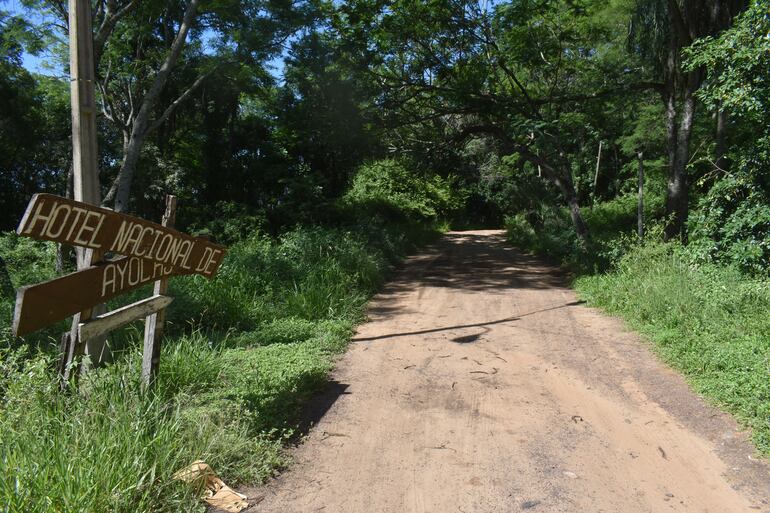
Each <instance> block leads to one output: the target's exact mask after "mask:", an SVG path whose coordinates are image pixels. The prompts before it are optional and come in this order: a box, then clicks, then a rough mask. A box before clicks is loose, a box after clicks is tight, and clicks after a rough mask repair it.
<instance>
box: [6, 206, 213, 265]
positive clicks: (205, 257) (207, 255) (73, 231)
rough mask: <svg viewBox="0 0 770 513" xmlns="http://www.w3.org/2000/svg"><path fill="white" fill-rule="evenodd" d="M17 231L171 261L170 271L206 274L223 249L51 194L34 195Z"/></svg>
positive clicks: (163, 227) (74, 243) (168, 263)
mask: <svg viewBox="0 0 770 513" xmlns="http://www.w3.org/2000/svg"><path fill="white" fill-rule="evenodd" d="M17 232H18V233H19V235H24V236H26V237H31V238H34V239H39V240H50V241H54V242H59V243H63V244H69V245H72V246H80V247H85V248H91V249H94V250H98V251H103V252H106V253H114V254H117V255H125V256H129V257H138V258H142V259H147V260H151V261H153V262H157V263H160V264H163V265H164V266H172V267H174V269H175V272H174V274H201V275H203V276H206V277H209V278H210V277H212V276H214V274H216V272H217V269H218V268H219V266H220V265H221V263H222V259H223V258H224V255H225V251H226V250H225V248H224V247H223V246H218V245H216V244H212V243H211V242H209V241H207V240H205V239H202V238H198V237H192V236H190V235H187V234H185V233H182V232H178V231H176V230H173V229H171V228H168V227H165V226H162V225H159V224H156V223H153V222H150V221H146V220H144V219H141V218H139V217H134V216H130V215H126V214H119V213H117V212H113V211H112V210H109V209H106V208H101V207H96V206H94V205H89V204H87V203H81V202H79V201H74V200H70V199H65V198H60V197H59V196H54V195H52V194H35V195H34V196H33V197H32V200H31V201H30V203H29V205H28V206H27V210H26V212H25V213H24V217H23V218H22V220H21V223H20V224H19V228H18V229H17Z"/></svg>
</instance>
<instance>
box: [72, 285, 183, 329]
mask: <svg viewBox="0 0 770 513" xmlns="http://www.w3.org/2000/svg"><path fill="white" fill-rule="evenodd" d="M173 300H174V298H172V297H169V296H161V295H156V296H151V297H148V298H146V299H142V300H141V301H137V302H136V303H132V304H130V305H126V306H124V307H122V308H118V309H117V310H113V311H111V312H108V313H105V314H102V315H97V316H96V317H94V318H93V319H91V320H90V321H87V322H81V323H80V325H79V326H78V335H79V336H80V338H81V339H82V340H88V339H90V338H93V337H99V336H101V335H106V334H107V333H109V332H110V331H112V330H114V329H117V328H120V327H121V326H123V325H125V324H128V323H129V322H133V321H137V320H139V319H142V318H143V317H147V316H148V315H151V314H154V313H156V312H158V311H159V310H162V309H163V308H166V307H167V306H168V305H169V304H171V302H172V301H173Z"/></svg>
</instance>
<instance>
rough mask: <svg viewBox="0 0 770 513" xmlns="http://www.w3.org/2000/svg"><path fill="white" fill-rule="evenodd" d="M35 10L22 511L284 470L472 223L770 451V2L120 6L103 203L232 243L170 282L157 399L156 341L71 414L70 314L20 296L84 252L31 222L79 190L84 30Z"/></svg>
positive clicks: (26, 152) (128, 334) (20, 433)
mask: <svg viewBox="0 0 770 513" xmlns="http://www.w3.org/2000/svg"><path fill="white" fill-rule="evenodd" d="M8 5H9V7H7V8H6V7H5V4H0V48H1V49H2V52H1V53H0V212H2V215H0V230H3V231H5V232H6V233H4V234H3V235H1V236H0V296H1V300H0V398H2V401H0V433H2V435H0V464H1V465H2V468H3V472H2V474H1V475H0V504H2V505H3V507H4V508H5V509H8V510H10V511H45V510H61V511H104V510H119V511H150V510H152V511H166V510H168V511H172V510H173V511H176V510H180V509H182V510H185V509H192V508H195V507H196V506H195V504H196V502H195V500H194V498H193V497H192V496H190V495H189V492H188V491H187V490H186V489H185V488H184V487H182V486H179V485H178V484H176V483H174V482H173V481H171V480H170V478H169V476H170V475H171V473H173V471H174V470H176V469H177V468H179V467H181V466H183V465H185V464H187V463H189V462H190V461H192V460H194V459H197V458H203V459H205V460H207V461H208V462H209V463H211V464H213V465H214V467H215V468H216V469H217V470H218V471H219V472H220V473H222V475H223V476H224V477H225V479H226V480H228V481H231V482H236V483H237V482H250V481H255V480H258V479H261V478H264V477H266V476H268V475H269V474H270V473H271V472H272V471H273V470H274V469H275V468H277V467H280V466H281V465H283V464H284V462H283V456H282V452H281V447H282V445H283V444H284V443H285V442H286V440H287V439H288V438H290V437H291V436H292V430H293V429H294V428H296V426H297V412H298V411H299V406H300V405H301V404H302V401H303V400H304V399H306V398H307V397H308V396H309V395H310V394H311V393H313V391H315V390H317V389H318V387H319V386H321V385H322V384H323V383H324V381H325V379H326V374H327V372H328V370H329V368H330V367H331V365H332V363H333V359H334V355H335V354H337V353H338V352H339V351H341V350H343V348H344V347H345V344H346V342H347V340H348V339H349V336H350V333H351V329H352V326H353V325H354V324H355V323H356V322H358V321H359V320H360V319H361V315H362V306H363V304H364V303H365V301H366V300H367V298H368V297H369V296H370V295H371V294H372V293H373V291H375V290H376V289H377V287H378V285H379V284H380V283H381V282H382V280H383V279H384V278H385V277H386V276H387V273H388V271H389V269H391V268H392V266H393V265H395V264H396V263H397V262H398V261H399V259H400V258H401V257H402V256H403V255H405V254H406V253H407V252H408V251H410V250H411V249H412V248H414V247H416V246H417V245H419V244H422V243H424V242H426V241H427V240H429V239H430V237H432V236H433V234H434V233H436V230H437V229H440V228H443V227H446V226H452V227H456V228H464V227H476V226H488V227H503V226H504V227H506V228H507V230H508V234H509V237H510V239H511V241H512V243H514V244H516V245H518V246H520V247H523V248H526V249H529V250H531V251H534V252H537V253H539V254H541V255H543V256H544V257H545V258H548V259H550V260H552V261H555V262H558V263H561V264H563V265H565V266H566V267H568V268H569V269H570V270H571V271H572V272H573V273H574V276H575V278H576V281H575V285H576V288H577V289H578V291H579V293H580V294H581V295H582V296H583V297H584V298H586V299H587V300H588V301H589V303H591V304H594V305H597V306H600V307H602V308H605V309H606V310H608V311H609V312H611V313H614V314H617V315H620V316H622V317H623V318H625V319H626V320H627V321H628V322H629V323H630V324H631V325H632V326H633V327H634V328H636V329H638V330H639V331H640V332H642V333H644V334H645V335H647V336H648V337H649V338H650V340H651V341H652V342H653V343H654V347H656V348H657V350H658V351H659V353H660V355H661V356H662V357H663V358H664V359H666V361H668V362H670V363H671V364H672V365H673V366H675V367H677V368H679V369H680V370H681V371H682V372H683V373H685V374H686V375H687V376H688V378H689V379H690V380H691V382H692V384H693V386H694V387H695V388H696V389H697V390H699V391H700V392H702V393H703V394H704V395H706V396H707V397H709V398H711V399H712V400H714V401H716V402H717V403H718V404H720V405H722V406H723V407H725V408H727V409H729V410H730V411H732V412H734V413H735V414H736V415H737V416H738V418H739V419H741V421H742V422H744V423H745V424H746V425H747V426H750V427H751V428H752V429H753V433H754V435H755V440H756V442H757V444H758V447H759V448H760V449H761V450H762V451H763V452H764V453H766V454H767V453H768V451H770V318H768V316H767V311H768V307H770V296H768V290H770V287H768V285H770V281H769V280H770V169H769V166H770V164H769V163H770V127H768V124H767V119H770V15H769V14H768V4H767V2H766V1H765V0H753V1H739V0H735V1H733V0H730V1H716V0H653V1H642V0H611V1H609V2H608V1H599V0H578V1H574V0H569V1H567V0H510V1H499V2H476V1H474V2H463V1H454V0H452V1H449V0H446V1H445V0H436V1H414V0H398V1H395V2H382V1H379V0H356V1H351V2H326V1H316V0H307V1H291V2H290V1H272V0H270V1H267V0H233V1H228V2H211V1H209V0H185V1H183V2H168V1H167V0H149V1H142V2H138V1H136V0H114V1H113V0H99V1H97V2H95V6H96V10H95V11H94V47H95V51H96V75H97V97H98V98H97V99H98V105H99V107H100V109H101V115H100V117H99V152H100V163H99V164H100V170H101V189H102V196H103V198H104V203H105V205H107V206H109V207H111V208H115V209H116V210H119V211H129V212H132V213H136V214H138V215H140V216H142V217H145V218H148V219H158V218H159V217H160V215H161V213H162V208H163V205H164V202H163V198H164V196H165V194H168V193H173V194H175V195H177V196H178V197H179V214H178V219H177V221H178V223H177V224H178V226H179V227H180V228H181V229H183V230H186V231H189V232H191V233H196V234H207V235H210V236H211V237H212V238H213V239H214V240H216V241H217V242H220V243H224V244H227V245H228V246H229V247H230V252H229V255H228V256H227V259H226V261H225V263H224V265H223V268H222V270H221V271H220V273H219V275H218V276H217V277H216V278H215V279H214V280H212V281H207V280H205V279H203V278H200V277H197V278H175V279H174V280H173V281H172V295H173V296H174V297H175V298H176V299H175V302H174V303H173V305H172V307H171V309H170V312H171V318H170V323H169V330H168V332H167V339H166V341H165V346H164V347H165V349H164V351H165V352H164V354H163V357H162V365H161V376H160V381H159V384H158V386H157V387H156V390H155V391H154V392H153V393H151V394H144V393H141V392H140V387H139V384H138V381H137V380H138V369H137V365H138V358H139V356H138V345H139V343H138V339H139V338H140V337H139V332H138V329H139V328H137V327H129V328H126V329H123V330H121V331H120V332H117V333H116V334H115V335H114V336H112V337H111V340H110V342H111V345H112V346H113V349H114V350H115V351H116V353H117V360H116V363H115V364H113V365H111V366H108V367H105V368H103V369H98V370H97V371H95V372H92V373H90V374H89V375H88V376H87V377H85V378H83V379H82V381H81V383H80V384H79V387H78V389H77V390H76V391H70V392H69V393H68V394H66V395H62V394H59V393H57V392H55V390H56V389H57V384H56V374H55V363H54V362H55V360H56V358H57V356H58V342H57V340H58V338H59V334H60V333H61V332H62V331H63V330H64V329H65V328H66V325H67V323H66V322H63V323H61V324H60V325H57V326H52V327H51V328H49V329H47V330H44V331H41V332H38V333H36V334H33V335H31V336H29V337H26V338H24V339H18V338H14V337H13V336H12V335H11V332H10V323H9V319H10V315H11V310H12V308H13V296H14V293H13V290H14V288H16V287H19V286H21V285H24V284H29V283H36V282H39V281H42V280H44V279H46V278H50V277H53V276H55V275H57V274H58V273H62V272H69V271H71V270H72V269H74V259H73V255H72V254H71V251H70V250H69V249H68V248H60V247H56V246H55V245H52V244H47V243H38V242H33V241H30V240H27V239H22V238H19V237H18V236H16V235H14V234H12V233H10V232H9V231H10V230H12V229H13V228H15V226H16V224H17V222H18V220H19V218H20V216H21V214H22V212H23V210H24V207H25V205H26V203H27V201H28V200H29V197H30V196H31V194H32V193H34V192H38V191H46V192H52V193H56V194H60V195H71V194H72V176H71V164H70V140H69V137H70V120H69V80H68V77H66V73H65V72H66V70H67V63H66V56H67V46H66V44H65V43H66V26H67V21H66V19H67V12H66V6H65V5H64V4H63V3H61V2H58V1H54V0H22V5H21V7H19V6H11V5H10V4H8ZM5 9H8V10H5ZM11 9H13V10H11ZM24 55H27V56H29V55H36V56H37V58H38V59H41V60H42V61H45V62H46V63H47V64H48V66H49V68H48V70H47V72H46V73H45V74H40V73H37V72H31V71H30V70H28V69H26V68H25V67H24V66H23V64H22V62H23V58H24ZM640 177H642V178H643V186H642V185H640V179H639V178H640ZM640 187H641V188H642V189H643V193H642V194H639V189H640ZM640 199H643V202H642V203H643V204H642V205H641V206H640ZM639 211H641V212H642V213H643V222H642V223H641V224H642V227H643V230H642V232H640V231H639ZM146 293H147V291H139V292H137V293H135V294H132V295H131V296H130V297H128V298H122V301H124V302H125V301H129V300H131V299H132V298H137V297H140V296H141V295H143V294H144V295H146ZM116 304H117V303H116ZM112 306H115V305H112ZM43 462H45V464H44V465H43ZM63 476H68V479H67V480H65V479H64V478H63Z"/></svg>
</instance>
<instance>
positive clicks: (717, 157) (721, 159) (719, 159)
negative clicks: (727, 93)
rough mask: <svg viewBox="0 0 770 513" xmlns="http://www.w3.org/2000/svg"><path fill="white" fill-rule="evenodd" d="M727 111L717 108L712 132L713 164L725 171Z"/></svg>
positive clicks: (726, 163) (726, 165) (727, 165)
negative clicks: (713, 142) (714, 127)
mask: <svg viewBox="0 0 770 513" xmlns="http://www.w3.org/2000/svg"><path fill="white" fill-rule="evenodd" d="M727 118H728V114H727V111H726V110H724V109H721V108H720V109H719V111H717V126H716V132H715V134H714V140H715V142H716V147H715V148H714V165H715V166H716V168H717V170H719V171H727V168H728V167H729V163H728V162H727V157H726V156H725V154H726V153H727Z"/></svg>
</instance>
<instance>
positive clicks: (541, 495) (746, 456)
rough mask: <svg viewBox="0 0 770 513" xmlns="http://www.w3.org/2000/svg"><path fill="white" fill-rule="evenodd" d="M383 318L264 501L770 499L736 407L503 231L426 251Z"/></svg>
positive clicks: (323, 504) (620, 510)
mask: <svg viewBox="0 0 770 513" xmlns="http://www.w3.org/2000/svg"><path fill="white" fill-rule="evenodd" d="M369 318H370V321H369V322H367V323H366V324H363V325H361V326H360V327H359V330H358V333H357V335H356V336H355V339H354V340H355V341H354V343H353V344H352V346H351V348H350V350H349V351H348V352H347V353H346V354H345V356H344V357H342V359H341V360H340V361H339V364H338V366H337V370H336V371H335V373H334V375H333V378H334V381H333V382H332V383H331V384H330V386H329V388H328V390H327V391H326V392H325V393H324V394H322V395H321V396H320V397H318V398H317V399H316V400H315V401H314V403H313V405H311V412H310V413H311V414H314V415H315V416H316V418H317V423H316V424H315V426H314V427H313V428H312V429H311V430H310V431H309V433H308V435H307V437H306V439H305V440H304V441H303V443H301V444H300V445H299V446H298V447H297V448H296V449H294V450H293V457H294V464H293V465H292V466H291V467H290V469H289V470H287V471H286V472H285V473H284V474H282V475H281V476H279V477H278V478H277V479H275V480H273V481H272V482H271V483H269V484H268V485H266V486H264V487H261V488H257V489H255V490H249V495H250V497H252V498H253V499H256V500H259V499H260V498H261V500H260V501H259V503H258V504H255V505H254V506H253V507H252V508H251V509H250V510H249V511H252V512H275V513H310V512H325V513H377V512H393V513H406V512H410V513H411V512H414V513H423V512H426V513H451V512H464V513H472V512H485V513H487V512H488V513H492V512H518V511H531V512H569V513H576V512H587V513H599V512H607V513H610V512H611V513H636V512H713V513H732V512H757V511H758V512H760V513H770V500H769V498H770V466H768V464H767V463H766V462H765V461H763V460H761V458H759V457H758V456H757V454H756V453H755V450H754V449H753V448H752V446H751V445H750V444H749V443H748V442H747V441H746V440H747V438H746V434H745V433H742V432H741V431H740V430H739V428H738V426H737V425H736V423H735V422H734V420H732V418H731V417H730V416H728V415H726V414H724V413H721V412H719V411H718V410H716V409H714V408H712V407H709V406H707V405H706V404H705V403H704V401H703V400H702V399H700V398H699V397H698V396H696V395H695V394H694V393H692V392H691V391H690V390H689V388H688V386H687V385H686V383H685V381H684V380H683V379H682V378H681V377H680V376H679V375H678V374H676V373H675V372H673V371H671V370H670V369H668V368H667V367H666V366H664V365H663V364H661V363H660V362H659V361H658V360H657V359H656V358H655V356H653V355H652V354H651V352H650V351H649V349H648V346H647V345H646V344H645V342H643V341H642V340H640V338H639V337H638V336H637V335H634V334H633V333H629V332H628V331H627V330H625V329H624V328H623V325H622V323H621V322H620V321H618V320H616V319H612V318H609V317H607V316H605V315H602V314H600V313H599V312H598V311H597V310H594V309H591V308H587V307H586V306H584V305H581V304H580V302H579V301H578V300H577V298H576V296H575V294H574V293H573V292H572V291H571V290H570V289H569V288H567V287H566V284H565V279H564V276H562V275H561V274H560V273H559V271H558V270H557V269H554V268H552V267H549V266H546V265H543V264H542V263H541V262H539V261H538V260H536V259H534V258H532V257H530V256H527V255H525V254H522V253H521V252H519V251H517V250H515V249H513V248H511V247H509V245H508V244H507V243H506V242H505V241H504V238H503V234H502V233H501V232H496V231H475V232H455V233H450V234H448V235H446V236H445V237H444V238H443V239H441V241H439V242H438V243H436V244H434V245H433V246H432V247H430V248H428V250H426V251H425V252H424V253H423V254H421V255H419V256H416V257H413V258H411V259H409V260H408V261H407V262H406V265H405V267H404V269H403V270H402V271H401V272H400V273H399V274H398V275H397V276H396V277H395V279H394V280H393V281H392V282H391V283H390V284H389V285H388V286H387V287H386V288H385V289H384V290H383V292H382V293H381V294H379V295H378V296H377V297H376V298H375V299H374V300H373V301H372V303H371V305H370V309H369Z"/></svg>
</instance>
